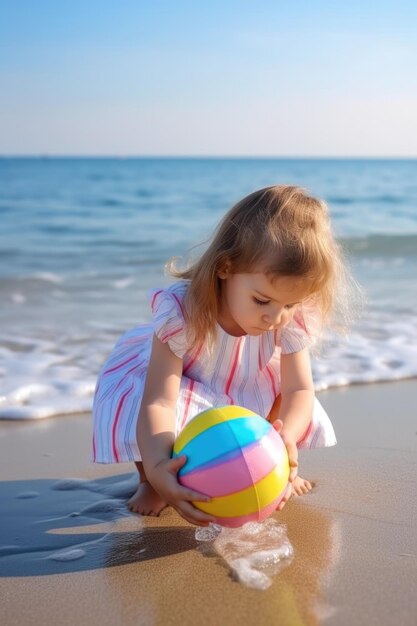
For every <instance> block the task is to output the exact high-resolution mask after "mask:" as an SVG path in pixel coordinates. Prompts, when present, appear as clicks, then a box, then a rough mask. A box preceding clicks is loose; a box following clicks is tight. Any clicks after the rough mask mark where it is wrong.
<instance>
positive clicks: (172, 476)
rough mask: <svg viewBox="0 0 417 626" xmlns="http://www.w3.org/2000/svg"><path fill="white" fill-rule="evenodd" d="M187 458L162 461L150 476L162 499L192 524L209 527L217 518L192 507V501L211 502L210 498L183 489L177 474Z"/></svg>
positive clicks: (150, 480)
mask: <svg viewBox="0 0 417 626" xmlns="http://www.w3.org/2000/svg"><path fill="white" fill-rule="evenodd" d="M186 460H187V459H186V457H185V456H180V457H178V458H176V459H164V460H163V461H160V462H159V463H158V464H157V465H156V466H155V467H154V468H153V470H152V471H151V472H150V473H149V475H148V480H149V482H150V483H151V485H152V487H153V488H154V489H155V490H156V491H157V492H158V493H159V495H160V496H161V498H162V499H163V500H165V502H167V503H168V504H170V505H171V506H172V507H174V509H175V510H176V511H177V512H178V513H179V514H180V515H181V517H183V518H184V519H185V520H187V522H190V524H196V525H197V526H208V525H209V523H210V522H215V521H216V520H215V518H214V517H213V516H212V515H208V513H204V511H200V510H199V509H197V508H196V507H195V506H193V505H192V501H193V500H194V501H197V502H209V501H210V498H209V497H207V496H205V495H203V494H201V493H198V492H197V491H193V490H192V489H188V488H187V487H183V486H182V485H180V483H179V482H178V480H177V473H178V471H179V470H180V469H181V467H182V466H183V465H184V463H185V462H186Z"/></svg>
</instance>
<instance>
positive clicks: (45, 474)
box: [0, 380, 417, 626]
mask: <svg viewBox="0 0 417 626" xmlns="http://www.w3.org/2000/svg"><path fill="white" fill-rule="evenodd" d="M320 400H321V402H322V403H323V405H324V406H325V408H326V409H327V411H328V412H329V414H330V415H331V417H332V420H333V423H334V425H335V429H336V433H337V436H338V441H339V443H338V445H337V446H336V447H335V448H331V449H326V450H315V451H305V452H303V453H302V455H301V468H302V471H301V472H300V473H301V474H302V475H303V476H306V477H308V478H310V479H312V480H314V481H316V482H317V486H316V488H315V490H314V492H312V493H311V494H309V495H308V496H305V497H303V498H297V499H293V500H292V501H291V502H290V503H289V504H288V505H287V506H286V507H285V509H284V511H283V512H282V513H277V514H275V516H274V517H275V519H276V520H277V521H279V522H280V523H284V524H286V527H287V534H288V538H289V540H290V542H291V544H292V546H293V549H294V558H293V560H292V561H291V562H290V564H288V565H287V566H286V567H283V569H282V570H281V571H280V572H279V573H278V574H276V575H275V576H273V578H272V580H273V582H272V585H271V586H270V587H269V588H268V589H267V590H264V591H261V590H257V589H251V588H248V587H246V586H244V585H243V584H241V583H239V582H237V581H236V580H235V579H234V578H233V576H232V575H231V573H230V570H229V568H228V567H227V566H226V564H225V563H224V562H223V561H222V560H221V558H220V557H219V556H216V555H214V554H213V553H212V552H210V550H208V549H207V547H206V546H204V545H202V544H199V543H198V542H197V541H196V540H195V527H192V526H190V525H189V524H187V523H186V522H185V521H183V520H182V519H181V518H180V517H179V516H178V515H177V514H176V513H175V512H174V511H172V510H170V509H167V510H166V511H164V512H163V513H162V515H161V516H160V517H159V518H139V517H137V516H132V515H126V509H125V500H126V497H127V494H128V493H129V491H130V490H131V489H132V486H133V482H132V480H131V478H130V477H131V475H132V474H131V467H130V466H127V465H123V466H119V467H115V466H94V465H92V464H90V462H89V454H90V452H89V439H90V422H89V418H88V416H76V417H62V418H56V419H51V420H44V421H39V422H21V423H18V422H14V423H12V422H2V423H0V472H1V474H0V475H1V482H0V501H1V508H2V511H1V518H0V527H1V547H0V597H1V604H0V621H1V623H2V624H4V625H6V626H14V625H16V626H17V625H19V626H25V625H32V624H33V625H35V624H36V625H38V624H40V623H42V624H47V625H48V624H60V625H61V624H62V625H64V626H66V625H67V624H68V625H69V624H73V623H77V624H78V625H79V626H84V625H87V624H95V623H99V624H101V625H102V626H105V625H107V624H108V625H114V624H119V623H120V624H123V625H124V626H130V624H132V626H133V624H135V625H141V624H143V625H146V626H148V625H161V626H162V625H163V626H165V625H169V624H178V623H180V624H184V625H188V624H194V623H196V622H197V623H200V624H202V625H205V624H215V625H223V624H228V625H234V624H239V625H240V624H242V623H245V624H249V625H251V624H257V625H258V624H262V625H266V626H268V625H269V624H271V625H272V624H280V625H283V626H286V625H290V626H298V625H301V624H321V623H325V624H329V625H335V626H336V625H337V626H343V625H346V626H348V625H349V626H350V625H352V624H355V625H361V624H366V625H372V624H377V625H378V626H381V625H385V624H386V625H390V624H401V625H402V626H407V625H410V626H411V625H413V626H414V625H415V624H416V615H417V594H416V585H417V523H416V519H417V413H416V408H415V407H416V404H417V382H416V381H414V380H413V381H406V382H401V383H391V384H387V385H367V386H358V387H351V388H349V389H341V390H335V391H329V392H324V393H321V394H320ZM69 479H77V480H72V481H71V480H69ZM79 479H82V480H79Z"/></svg>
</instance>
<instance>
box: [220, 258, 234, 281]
mask: <svg viewBox="0 0 417 626" xmlns="http://www.w3.org/2000/svg"><path fill="white" fill-rule="evenodd" d="M231 273H232V264H231V263H230V261H225V262H224V263H223V265H222V266H221V268H220V269H219V270H218V272H217V276H218V277H219V278H222V279H225V278H229V276H230V274H231Z"/></svg>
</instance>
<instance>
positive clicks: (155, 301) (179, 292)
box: [151, 283, 187, 359]
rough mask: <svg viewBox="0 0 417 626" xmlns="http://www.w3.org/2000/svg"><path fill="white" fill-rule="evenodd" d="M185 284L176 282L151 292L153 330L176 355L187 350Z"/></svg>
mask: <svg viewBox="0 0 417 626" xmlns="http://www.w3.org/2000/svg"><path fill="white" fill-rule="evenodd" d="M185 292H186V286H185V285H182V284H181V283H179V284H178V283H176V284H175V285H173V286H172V287H168V289H155V290H154V291H153V292H152V293H151V310H152V317H153V327H154V332H155V334H156V336H157V337H158V339H159V340H160V341H162V343H167V344H168V345H169V347H170V349H171V350H172V352H173V353H174V354H176V356H178V357H180V358H181V359H182V357H183V356H184V354H185V352H186V350H187V340H186V325H185V318H184V296H185Z"/></svg>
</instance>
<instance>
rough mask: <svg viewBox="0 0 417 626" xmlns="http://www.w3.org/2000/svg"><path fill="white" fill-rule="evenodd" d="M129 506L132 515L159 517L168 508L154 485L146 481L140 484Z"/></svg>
mask: <svg viewBox="0 0 417 626" xmlns="http://www.w3.org/2000/svg"><path fill="white" fill-rule="evenodd" d="M127 506H128V508H129V510H130V511H132V513H139V514H140V515H155V516H157V515H159V514H160V512H161V511H162V510H163V509H164V508H165V507H166V506H167V503H166V502H164V501H163V500H162V498H161V497H160V496H159V495H158V493H157V492H156V491H155V489H154V488H153V487H152V485H151V484H150V483H149V482H148V481H147V480H145V481H143V482H140V483H139V486H138V488H137V490H136V492H135V493H134V494H133V496H132V497H131V498H130V500H129V501H128V503H127Z"/></svg>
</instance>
